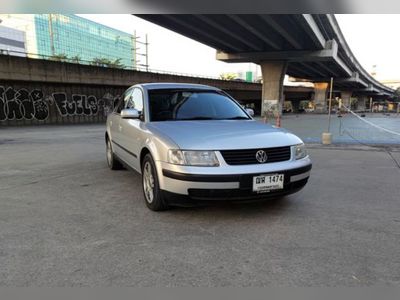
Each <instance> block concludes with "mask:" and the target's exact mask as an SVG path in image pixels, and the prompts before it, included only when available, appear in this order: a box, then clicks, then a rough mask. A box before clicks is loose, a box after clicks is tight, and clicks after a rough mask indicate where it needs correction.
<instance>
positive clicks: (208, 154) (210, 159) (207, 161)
mask: <svg viewBox="0 0 400 300" xmlns="http://www.w3.org/2000/svg"><path fill="white" fill-rule="evenodd" d="M168 162H169V163H171V164H175V165H186V166H201V167H218V166H219V161H218V158H217V156H216V155H215V152H214V151H186V150H169V151H168Z"/></svg>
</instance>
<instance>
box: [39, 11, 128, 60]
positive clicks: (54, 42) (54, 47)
mask: <svg viewBox="0 0 400 300" xmlns="http://www.w3.org/2000/svg"><path fill="white" fill-rule="evenodd" d="M34 22H35V29H36V42H37V50H38V54H41V55H47V56H63V55H66V56H67V57H68V58H70V59H71V58H75V59H76V60H82V62H88V63H90V62H93V61H94V60H97V61H101V60H104V59H106V60H109V61H112V62H114V61H119V62H120V64H122V65H124V66H126V67H133V66H134V63H135V62H134V37H133V36H132V35H130V34H128V33H125V32H122V31H119V30H116V29H113V28H110V27H107V26H104V25H101V24H98V23H96V22H93V21H90V20H87V19H84V18H81V17H78V16H75V15H61V14H36V15H35V17H34Z"/></svg>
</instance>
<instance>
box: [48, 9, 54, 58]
mask: <svg viewBox="0 0 400 300" xmlns="http://www.w3.org/2000/svg"><path fill="white" fill-rule="evenodd" d="M49 34H50V47H51V55H52V56H54V55H55V54H56V50H55V47H54V35H53V15H52V14H49Z"/></svg>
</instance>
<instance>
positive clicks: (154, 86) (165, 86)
mask: <svg viewBox="0 0 400 300" xmlns="http://www.w3.org/2000/svg"><path fill="white" fill-rule="evenodd" d="M138 85H139V86H141V87H143V88H145V89H147V90H159V89H197V90H199V89H200V90H215V91H219V90H220V89H218V88H216V87H212V86H208V85H203V84H194V83H170V82H155V83H141V84H138Z"/></svg>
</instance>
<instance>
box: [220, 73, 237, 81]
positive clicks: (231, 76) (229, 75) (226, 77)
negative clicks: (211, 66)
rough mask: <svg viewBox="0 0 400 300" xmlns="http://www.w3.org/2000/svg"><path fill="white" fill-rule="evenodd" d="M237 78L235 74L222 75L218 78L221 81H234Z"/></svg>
mask: <svg viewBox="0 0 400 300" xmlns="http://www.w3.org/2000/svg"><path fill="white" fill-rule="evenodd" d="M236 77H237V75H236V74H235V73H222V74H220V75H219V78H221V79H222V80H234V79H235V78H236Z"/></svg>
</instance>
